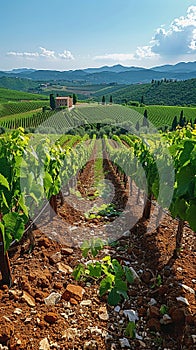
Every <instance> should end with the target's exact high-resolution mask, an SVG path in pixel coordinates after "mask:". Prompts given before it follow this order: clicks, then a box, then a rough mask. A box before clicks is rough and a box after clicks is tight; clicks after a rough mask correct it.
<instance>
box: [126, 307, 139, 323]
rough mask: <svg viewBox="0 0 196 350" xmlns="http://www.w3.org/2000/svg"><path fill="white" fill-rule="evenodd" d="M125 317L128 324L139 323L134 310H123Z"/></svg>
mask: <svg viewBox="0 0 196 350" xmlns="http://www.w3.org/2000/svg"><path fill="white" fill-rule="evenodd" d="M123 313H124V315H125V317H128V319H129V322H136V321H139V317H138V313H137V311H135V310H124V312H123Z"/></svg>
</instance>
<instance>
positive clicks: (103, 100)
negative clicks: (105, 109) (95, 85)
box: [102, 96, 105, 105]
mask: <svg viewBox="0 0 196 350" xmlns="http://www.w3.org/2000/svg"><path fill="white" fill-rule="evenodd" d="M102 104H103V105H104V104H105V96H103V97H102Z"/></svg>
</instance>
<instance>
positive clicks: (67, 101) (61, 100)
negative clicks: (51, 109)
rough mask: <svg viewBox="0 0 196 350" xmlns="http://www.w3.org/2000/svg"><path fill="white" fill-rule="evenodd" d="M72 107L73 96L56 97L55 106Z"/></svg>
mask: <svg viewBox="0 0 196 350" xmlns="http://www.w3.org/2000/svg"><path fill="white" fill-rule="evenodd" d="M64 106H67V107H69V108H70V107H72V106H73V98H72V97H69V96H67V97H59V96H58V97H56V108H58V107H64Z"/></svg>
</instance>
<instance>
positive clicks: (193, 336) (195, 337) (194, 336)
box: [191, 335, 196, 344]
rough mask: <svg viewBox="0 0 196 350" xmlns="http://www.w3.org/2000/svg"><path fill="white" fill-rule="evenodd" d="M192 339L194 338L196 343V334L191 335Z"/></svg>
mask: <svg viewBox="0 0 196 350" xmlns="http://www.w3.org/2000/svg"><path fill="white" fill-rule="evenodd" d="M191 337H192V339H193V344H195V343H196V335H191Z"/></svg>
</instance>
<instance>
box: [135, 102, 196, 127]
mask: <svg viewBox="0 0 196 350" xmlns="http://www.w3.org/2000/svg"><path fill="white" fill-rule="evenodd" d="M130 108H131V109H134V110H135V111H137V112H139V113H141V114H142V115H143V114H144V111H145V109H146V110H147V114H148V118H149V120H150V121H151V122H152V123H153V125H155V126H156V127H161V126H166V125H168V126H171V125H172V121H173V119H174V117H175V116H177V118H178V120H179V119H180V113H181V111H183V115H184V117H186V120H187V121H188V120H190V119H192V121H193V122H194V121H195V119H196V107H178V106H145V107H130Z"/></svg>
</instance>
